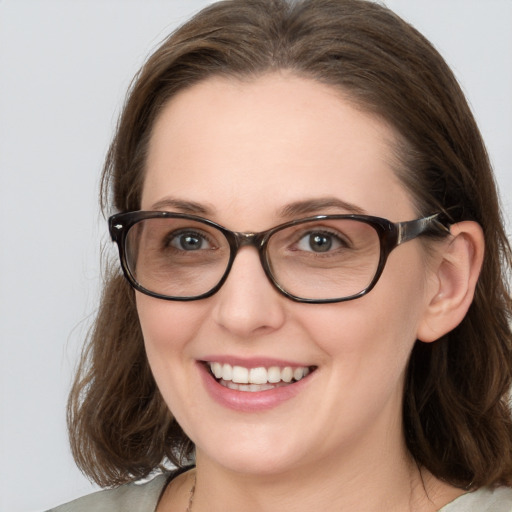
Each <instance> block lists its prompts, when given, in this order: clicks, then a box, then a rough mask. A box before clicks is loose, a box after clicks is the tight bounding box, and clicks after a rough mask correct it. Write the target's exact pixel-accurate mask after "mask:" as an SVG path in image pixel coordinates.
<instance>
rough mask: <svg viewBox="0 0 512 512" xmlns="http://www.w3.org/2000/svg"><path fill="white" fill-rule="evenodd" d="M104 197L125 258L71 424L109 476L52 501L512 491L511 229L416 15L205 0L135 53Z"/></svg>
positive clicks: (508, 503)
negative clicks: (413, 20)
mask: <svg viewBox="0 0 512 512" xmlns="http://www.w3.org/2000/svg"><path fill="white" fill-rule="evenodd" d="M103 198H104V206H105V207H107V206H108V207H109V208H110V207H112V209H114V210H115V211H116V212H120V213H118V214H116V215H114V216H112V217H111V218H110V220H109V227H110V232H111V235H112V238H113V240H115V241H116V242H117V244H118V246H119V253H120V260H121V264H122V269H123V272H124V276H122V275H121V272H120V271H118V270H117V267H116V268H115V269H113V270H112V272H111V274H110V275H109V276H108V278H107V281H106V283H105V289H104V295H103V301H102V306H101V310H100V312H99V315H98V318H97V321H96V324H95V327H94V331H93V332H92V335H91V339H90V344H89V347H88V351H87V352H86V354H85V356H84V359H83V361H82V365H81V368H80V371H79V373H78V375H77V378H76V381H75V385H74V388H73V390H72V393H71V397H70V402H69V427H70V436H71V443H72V449H73V452H74V456H75V459H76V460H77V463H78V465H79V466H80V467H81V468H82V470H83V471H84V472H85V473H86V474H88V475H89V476H90V477H91V478H92V479H93V480H95V481H96V482H97V483H98V484H100V485H102V486H104V487H115V489H113V490H109V491H102V492H100V493H97V494H95V495H92V496H89V497H85V498H83V499H81V500H77V501H76V502H73V503H71V504H68V505H64V506H63V507H62V508H59V509H57V510H125V511H126V510H137V511H145V510H148V511H149V510H151V511H152V510H157V511H159V512H161V511H185V510H186V511H189V512H190V511H194V512H200V511H206V510H208V511H216V510H223V511H225V510H239V509H242V508H243V509H244V510H248V511H251V510H258V511H274V510H294V511H302V510H326V511H330V510H333V511H334V510H336V511H337V510H354V511H361V510H365V511H382V510H393V511H414V512H420V511H433V510H443V511H444V512H446V511H456V510H464V511H468V510H469V511H472V510H474V511H477V510H478V511H481V510H493V511H499V510H512V491H511V490H510V488H509V487H508V486H509V485H510V484H511V483H512V428H511V427H512V425H511V419H510V410H509V406H508V389H509V387H510V383H511V356H510V346H511V342H512V333H511V330H510V324H509V319H510V315H511V312H512V304H511V298H510V294H509V291H508V288H507V279H508V277H509V272H510V264H511V252H510V246H509V242H508V241H507V238H506V235H505V233H504V230H503V226H502V221H501V217H500V210H499V204H498V199H497V195H496V191H495V186H494V181H493V177H492V172H491V169H490V165H489V162H488V158H487V155H486V151H485V148H484V145H483V142H482V140H481V137H480V134H479V132H478V129H477V127H476V125H475V122H474V120H473V117H472V115H471V112H470V110H469V108H468V106H467V103H466V101H465V99H464V97H463V94H462V92H461V91H460V88H459V86H458V85H457V83H456V81H455V79H454V77H453V75H452V73H451V72H450V70H449V69H448V67H447V66H446V64H445V63H444V61H443V60H442V58H441V57H440V56H439V55H438V54H437V52H436V51H435V50H434V49H433V48H432V47H431V45H430V44H429V43H428V42H427V41H426V40H425V39H424V38H423V37H422V36H421V35H420V34H419V33H418V32H416V31H415V30H414V29H413V28H411V27H410V26H409V25H407V24H406V23H404V22H403V21H402V20H401V19H399V18H398V17H397V16H395V15H394V14H392V13H391V12H390V11H388V10H386V9H385V8H383V7H381V6H379V5H377V4H374V3H371V2H366V1H362V0H309V1H307V0H306V1H301V2H285V1H284V0H257V1H252V2H245V1H243V0H233V1H227V2H220V3H217V4H213V5H212V6H210V7H208V8H207V9H205V10H203V11H202V12H201V13H199V14H198V15H197V16H196V17H195V18H193V19H192V20H191V21H190V22H188V23H187V24H186V25H184V26H183V27H182V28H181V29H179V30H178V31H177V32H176V33H174V34H172V35H171V36H170V37H169V39H167V40H166V41H165V42H164V43H163V44H162V46H161V47H160V48H159V49H158V50H157V51H156V52H155V53H154V54H153V55H152V56H151V57H150V58H149V60H148V62H147V63H146V64H145V66H144V67H143V68H142V70H141V71H140V73H139V75H138V76H137V78H136V80H135V82H134V84H133V86H132V89H131V91H130V94H129V96H128V99H127V102H126V104H125V107H124V111H123V114H122V116H121V119H120V122H119V126H118V130H117V133H116V136H115V138H114V141H113V143H112V145H111V148H110V151H109V154H108V157H107V161H106V165H105V171H104V180H103ZM484 253H485V255H484ZM169 462H171V463H172V464H174V465H175V466H177V467H179V468H181V469H179V470H178V471H174V472H173V471H168V470H166V469H163V474H162V475H160V476H157V477H156V478H155V479H153V480H151V481H150V482H149V483H147V484H143V485H135V484H131V483H130V482H134V481H135V480H138V479H140V478H142V477H147V476H148V475H149V474H150V473H151V472H152V471H154V470H155V469H157V468H159V467H160V466H161V465H162V464H165V463H167V465H169V464H168V463H169Z"/></svg>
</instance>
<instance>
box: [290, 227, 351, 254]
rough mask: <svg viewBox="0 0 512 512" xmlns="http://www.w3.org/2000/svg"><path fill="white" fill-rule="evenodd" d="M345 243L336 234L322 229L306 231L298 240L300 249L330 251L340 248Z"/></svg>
mask: <svg viewBox="0 0 512 512" xmlns="http://www.w3.org/2000/svg"><path fill="white" fill-rule="evenodd" d="M342 246H343V244H342V243H341V240H340V239H339V237H337V236H336V235H333V234H332V233H326V232H322V231H316V232H309V233H306V234H305V235H304V236H303V237H302V238H301V239H300V240H299V242H298V244H297V249H299V250H300V251H311V252H328V251H331V250H335V249H339V248H340V247H342Z"/></svg>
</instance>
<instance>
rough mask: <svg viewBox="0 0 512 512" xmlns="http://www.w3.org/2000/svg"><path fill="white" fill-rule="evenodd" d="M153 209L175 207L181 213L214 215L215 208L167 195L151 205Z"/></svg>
mask: <svg viewBox="0 0 512 512" xmlns="http://www.w3.org/2000/svg"><path fill="white" fill-rule="evenodd" d="M151 209H152V210H166V209H173V210H179V211H180V212H181V213H189V214H192V215H204V216H207V215H212V213H213V210H214V209H213V208H212V207H210V206H208V205H206V204H201V203H196V202H195V201H185V200H183V199H176V198H174V197H165V198H164V199H161V200H160V201H157V202H156V203H154V204H153V205H152V206H151Z"/></svg>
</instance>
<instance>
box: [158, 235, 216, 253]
mask: <svg viewBox="0 0 512 512" xmlns="http://www.w3.org/2000/svg"><path fill="white" fill-rule="evenodd" d="M167 245H170V246H171V247H174V248H175V249H179V250H180V251H199V250H205V249H212V245H211V244H210V242H209V241H208V238H207V237H206V235H204V234H202V233H199V232H197V231H180V232H178V233H171V234H170V235H169V237H168V239H167Z"/></svg>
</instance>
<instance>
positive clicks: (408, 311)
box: [298, 247, 427, 379]
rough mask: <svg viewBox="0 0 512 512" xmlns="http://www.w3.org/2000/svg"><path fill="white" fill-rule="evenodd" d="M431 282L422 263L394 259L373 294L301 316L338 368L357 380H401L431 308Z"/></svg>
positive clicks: (305, 311) (325, 306) (307, 311)
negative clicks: (427, 309) (427, 283)
mask: <svg viewBox="0 0 512 512" xmlns="http://www.w3.org/2000/svg"><path fill="white" fill-rule="evenodd" d="M403 248H404V249H405V247H403ZM406 252H407V251H403V253H406ZM409 252H412V251H409ZM401 256H403V255H401ZM412 256H416V255H415V254H414V252H413V253H412ZM407 262H408V263H409V264H407ZM404 263H405V264H404ZM425 277H426V275H425V270H424V266H423V263H422V261H421V259H419V258H414V257H413V258H412V259H407V258H390V260H389V261H388V264H387V265H386V268H385V270H384V273H383V275H382V276H381V279H380V280H379V282H378V283H377V285H376V286H375V288H374V289H373V290H372V291H371V292H370V293H369V294H367V295H365V296H363V297H361V298H359V299H356V300H353V301H349V302H345V303H339V304H330V305H322V306H321V307H319V308H317V309H314V308H311V306H308V305H304V306H305V307H304V311H303V312H302V314H301V315H298V316H299V317H300V318H302V326H303V328H304V329H306V330H308V332H309V333H310V336H311V337H312V338H313V339H315V340H316V342H317V344H318V345H319V346H320V347H321V348H322V349H323V351H324V353H326V354H327V355H328V356H329V359H330V360H331V361H332V362H333V364H337V365H338V366H339V368H340V370H342V371H345V372H347V373H350V374H351V377H352V378H358V379H362V378H365V379H366V378H368V379H377V378H378V377H382V376H383V375H391V374H392V375H395V376H400V375H402V373H403V370H404V368H405V366H406V364H407V361H408V358H409V355H410V352H411V350H412V347H413V345H414V343H415V341H416V333H417V329H418V325H419V323H420V320H421V319H422V316H423V314H424V309H425V306H426V303H427V302H426V287H425ZM308 307H309V308H311V309H309V310H307V309H306V308H308ZM368 368H371V369H372V370H371V371H368Z"/></svg>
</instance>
